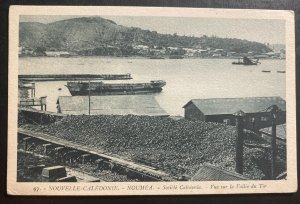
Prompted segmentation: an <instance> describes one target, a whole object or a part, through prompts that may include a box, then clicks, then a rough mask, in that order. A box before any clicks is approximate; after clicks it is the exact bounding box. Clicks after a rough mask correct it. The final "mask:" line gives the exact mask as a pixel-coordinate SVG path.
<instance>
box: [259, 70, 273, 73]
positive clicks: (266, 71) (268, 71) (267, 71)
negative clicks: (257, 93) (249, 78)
mask: <svg viewBox="0 0 300 204" xmlns="http://www.w3.org/2000/svg"><path fill="white" fill-rule="evenodd" d="M261 72H265V73H270V72H271V71H270V70H262V71H261Z"/></svg>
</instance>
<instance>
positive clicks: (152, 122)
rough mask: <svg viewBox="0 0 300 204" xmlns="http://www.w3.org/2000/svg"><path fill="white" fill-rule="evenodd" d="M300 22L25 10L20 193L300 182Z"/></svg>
mask: <svg viewBox="0 0 300 204" xmlns="http://www.w3.org/2000/svg"><path fill="white" fill-rule="evenodd" d="M63 11H65V12H63ZM293 21H294V17H293V13H291V12H289V11H267V10H261V11H258V10H252V11H250V10H244V11H243V10H235V11H232V10H229V9H228V10H227V11H226V9H183V8H143V7H141V8H134V7H94V8H92V7H89V8H87V7H83V9H80V7H79V8H75V7H71V8H66V7H36V9H34V11H33V10H32V9H30V7H21V6H19V7H18V6H15V7H13V8H11V9H10V33H9V34H10V41H9V46H10V49H9V54H10V66H9V121H10V122H9V127H8V130H9V133H8V140H9V145H8V174H9V175H8V193H9V194H15V195H61V194H62V195H76V194H78V195H143V194H150V195H151V194H154V195H155V194H214V193H215V194H220V193H260V192H265V193H266V192H270V193H276V192H277V193H284V192H294V191H296V190H297V173H296V170H297V168H296V166H297V164H296V142H295V141H296V125H295V114H296V106H295V64H294V63H295V62H294V61H295V56H294V51H295V50H294V40H295V39H294V22H293Z"/></svg>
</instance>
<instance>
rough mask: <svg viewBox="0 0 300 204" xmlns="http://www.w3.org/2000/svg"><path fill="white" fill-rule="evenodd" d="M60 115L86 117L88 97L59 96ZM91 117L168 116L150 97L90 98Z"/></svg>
mask: <svg viewBox="0 0 300 204" xmlns="http://www.w3.org/2000/svg"><path fill="white" fill-rule="evenodd" d="M57 104H58V105H59V106H60V109H61V113H63V114H70V115H82V114H85V115H88V114H89V111H88V108H89V99H88V96H60V97H59V98H58V100H57ZM90 106H91V110H90V112H91V115H129V114H132V115H148V116H168V114H167V112H166V111H165V110H163V109H162V108H161V107H160V105H159V104H158V103H157V101H156V100H155V98H154V97H153V96H151V95H118V96H91V103H90Z"/></svg>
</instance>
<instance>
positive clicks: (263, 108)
mask: <svg viewBox="0 0 300 204" xmlns="http://www.w3.org/2000/svg"><path fill="white" fill-rule="evenodd" d="M272 105H277V106H278V107H279V109H280V111H279V113H278V119H277V120H278V124H284V123H285V121H286V102H285V100H283V99H282V98H281V97H247V98H211V99H192V100H190V101H189V102H188V103H187V104H186V105H184V106H183V108H184V117H185V119H188V120H201V121H205V122H216V123H225V124H227V125H235V116H234V115H233V114H234V113H236V112H238V111H240V110H241V111H243V112H244V113H245V115H246V116H245V127H246V128H247V129H251V130H253V131H258V130H259V129H261V128H265V127H270V126H271V114H270V112H269V111H268V108H269V107H270V106H272Z"/></svg>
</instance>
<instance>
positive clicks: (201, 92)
mask: <svg viewBox="0 0 300 204" xmlns="http://www.w3.org/2000/svg"><path fill="white" fill-rule="evenodd" d="M232 61H233V60H232V59H141V58H139V59H132V58H109V57H108V58H104V57H78V58H50V57H41V58H29V57H28V58H20V60H19V73H20V74H124V73H131V76H132V77H133V80H130V81H128V80H127V81H124V82H127V83H129V82H149V81H150V80H158V79H162V80H165V81H166V82H167V85H166V86H165V87H164V88H163V91H162V92H161V93H157V94H154V96H155V98H156V100H157V101H158V103H159V104H160V105H161V107H162V108H164V109H165V110H166V111H167V112H168V113H169V114H170V115H183V108H182V106H184V105H185V104H186V103H187V102H188V101H189V100H191V99H195V98H231V97H251V96H281V97H282V98H284V99H285V74H280V73H277V70H285V60H273V59H269V60H261V62H262V63H261V64H260V65H257V66H243V65H232V64H231V62H232ZM262 70H270V71H271V73H263V72H262ZM105 82H106V83H115V82H120V81H105ZM65 84H66V81H55V82H37V83H36V97H40V96H47V103H48V105H47V108H48V110H49V111H53V112H56V100H57V98H58V96H66V95H67V96H69V95H70V93H69V91H68V89H67V88H66V87H65V86H64V85H65ZM59 88H62V90H60V91H59V90H58V89H59Z"/></svg>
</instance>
